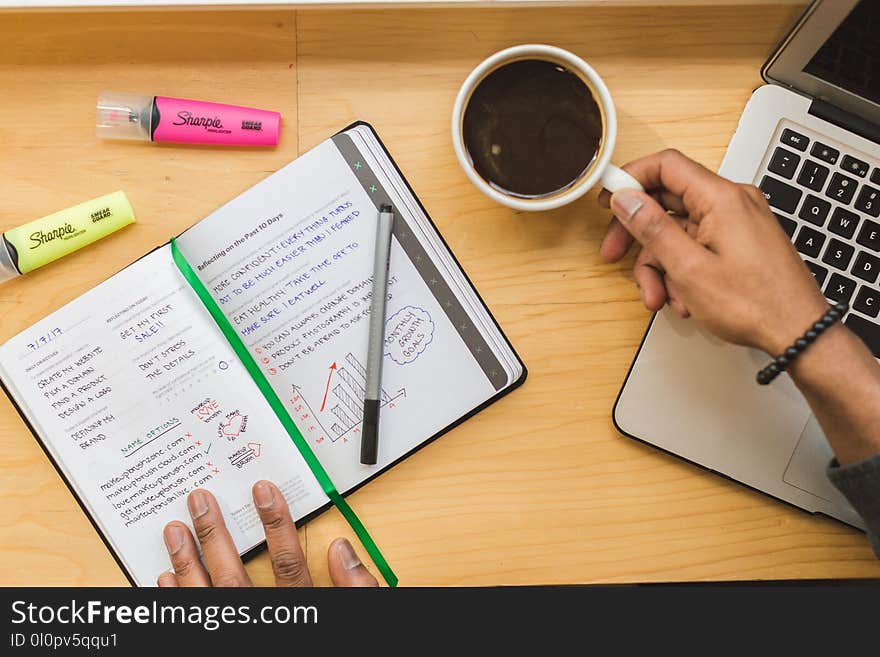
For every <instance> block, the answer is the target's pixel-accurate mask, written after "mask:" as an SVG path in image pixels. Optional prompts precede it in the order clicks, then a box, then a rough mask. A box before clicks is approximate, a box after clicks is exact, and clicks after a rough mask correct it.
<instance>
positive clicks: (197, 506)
mask: <svg viewBox="0 0 880 657" xmlns="http://www.w3.org/2000/svg"><path fill="white" fill-rule="evenodd" d="M187 505H188V506H189V515H191V516H192V519H193V520H195V519H197V518H201V517H202V516H203V515H205V514H206V513H207V512H208V497H207V496H206V495H205V494H204V493H203V492H202V491H200V490H196V491H193V492H192V493H190V495H189V499H188V500H187Z"/></svg>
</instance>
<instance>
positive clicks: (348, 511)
mask: <svg viewBox="0 0 880 657" xmlns="http://www.w3.org/2000/svg"><path fill="white" fill-rule="evenodd" d="M171 256H172V257H173V258H174V263H175V264H176V265H177V268H178V269H179V270H180V273H181V274H183V277H184V278H185V279H186V282H187V283H189V284H190V287H192V289H193V290H194V291H195V293H196V295H198V297H199V299H201V300H202V303H203V304H205V308H207V309H208V312H209V313H210V314H211V317H213V318H214V321H215V322H216V323H217V326H219V327H220V330H221V331H222V332H223V335H224V336H225V337H226V340H227V341H228V342H229V344H230V345H231V346H232V349H233V351H235V354H236V355H237V356H238V358H239V360H240V361H241V363H242V365H244V367H245V369H246V370H247V372H248V374H250V376H251V378H252V379H253V380H254V383H256V384H257V388H259V389H260V392H261V393H263V397H265V398H266V401H267V402H268V403H269V406H270V407H271V408H272V410H273V411H274V412H275V416H276V417H277V418H278V420H279V421H280V422H281V424H282V426H283V427H284V428H285V429H286V430H287V435H289V436H290V439H291V440H292V441H293V444H294V445H296V448H297V449H298V450H299V453H300V454H302V457H303V459H305V462H306V464H307V465H308V466H309V468H310V469H311V471H312V474H313V475H315V479H317V480H318V483H319V484H320V485H321V488H322V489H324V492H325V493H327V497H329V498H330V501H331V502H333V504H334V506H336V508H337V509H339V511H340V513H342V515H343V517H344V518H345V519H346V520H347V521H348V524H349V525H351V528H352V529H353V530H354V533H355V534H357V537H358V538H359V539H360V541H361V543H362V544H363V546H364V548H366V550H367V552H368V553H369V555H370V557H371V558H372V559H373V563H375V564H376V567H377V568H378V569H379V572H381V573H382V577H384V578H385V581H386V582H387V583H388V586H397V576H396V575H395V574H394V571H393V570H391V566H389V565H388V562H387V561H385V557H383V556H382V552H380V551H379V547H378V546H377V545H376V543H375V542H374V541H373V539H372V538H371V537H370V533H369V532H368V531H367V528H366V527H364V524H363V523H362V522H361V521H360V519H359V518H358V517H357V514H356V513H355V512H354V510H352V508H351V507H350V506H349V505H348V502H346V501H345V499H344V498H343V497H342V495H340V494H339V491H338V490H336V486H334V485H333V482H332V481H331V480H330V476H329V475H328V474H327V471H326V470H324V466H323V465H321V462H320V461H319V460H318V458H317V457H316V456H315V453H314V452H313V451H312V448H311V447H309V444H308V442H306V439H305V438H303V435H302V434H301V433H300V431H299V429H297V427H296V424H294V423H293V420H292V419H291V418H290V414H289V413H288V412H287V409H285V408H284V404H283V403H282V401H281V400H280V399H279V398H278V395H276V394H275V391H274V390H273V389H272V386H271V385H269V380H268V379H267V378H266V375H265V374H263V371H262V370H261V369H260V366H259V365H257V361H256V360H254V357H253V356H251V354H250V351H248V348H247V347H246V346H245V344H244V342H242V340H241V338H240V337H238V333H237V332H236V331H235V329H234V328H233V327H232V324H230V323H229V320H228V319H226V315H224V314H223V311H222V310H220V306H218V305H217V302H216V301H214V297H212V296H211V295H210V294H209V293H208V290H207V288H205V286H204V284H203V283H202V281H201V280H200V279H199V277H198V276H197V275H196V273H195V272H194V271H193V269H192V267H190V264H189V262H187V260H186V258H184V257H183V254H182V253H181V252H180V250H179V249H178V248H177V242H176V241H175V239H174V238H173V237H172V238H171Z"/></svg>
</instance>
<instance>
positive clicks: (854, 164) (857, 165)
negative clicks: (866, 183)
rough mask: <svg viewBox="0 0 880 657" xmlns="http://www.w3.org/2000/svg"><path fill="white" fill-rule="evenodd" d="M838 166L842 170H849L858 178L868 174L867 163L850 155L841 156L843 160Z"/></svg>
mask: <svg viewBox="0 0 880 657" xmlns="http://www.w3.org/2000/svg"><path fill="white" fill-rule="evenodd" d="M840 168H841V169H843V170H844V171H849V172H850V173H852V174H854V175H856V176H858V177H859V178H864V177H865V176H867V175H868V163H867V162H863V161H862V160H858V159H856V158H854V157H853V156H852V155H844V156H843V161H842V162H841V163H840Z"/></svg>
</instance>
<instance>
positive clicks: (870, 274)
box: [852, 251, 880, 283]
mask: <svg viewBox="0 0 880 657" xmlns="http://www.w3.org/2000/svg"><path fill="white" fill-rule="evenodd" d="M852 273H853V275H854V276H858V277H859V278H861V279H862V280H863V281H868V282H869V283H873V282H874V281H876V280H877V275H878V274H880V258H878V257H877V256H872V255H871V254H870V253H867V252H866V251H859V255H858V257H857V258H856V264H854V265H853V268H852Z"/></svg>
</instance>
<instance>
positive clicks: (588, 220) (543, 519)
mask: <svg viewBox="0 0 880 657" xmlns="http://www.w3.org/2000/svg"><path fill="white" fill-rule="evenodd" d="M797 11H798V8H797V7H792V6H790V4H788V5H787V6H779V7H772V6H771V7H767V6H765V7H761V8H760V9H759V8H756V7H741V6H740V7H715V8H699V7H679V8H656V7H654V8H627V7H617V8H613V7H612V8H601V7H582V8H566V9H553V10H548V9H537V10H536V9H503V10H497V9H496V10H484V9H479V10H477V9H473V10H400V11H395V12H390V11H348V10H346V11H300V12H296V13H294V12H292V11H280V12H268V11H260V12H234V13H195V14H188V13H158V12H157V13H106V14H92V15H86V14H48V13H40V14H30V15H19V14H3V15H2V16H0V89H2V90H3V101H2V103H0V180H2V189H3V200H2V208H0V229H5V228H8V227H11V226H13V225H15V224H17V223H20V222H22V221H24V220H27V219H30V218H35V217H38V216H42V215H43V214H46V213H48V212H50V211H53V210H56V209H60V208H63V207H66V206H68V205H71V204H73V203H75V202H78V201H81V200H84V199H87V198H91V197H94V196H98V195H100V194H103V193H106V192H110V191H113V190H115V189H120V188H121V189H124V190H126V192H127V193H128V194H129V195H130V197H131V199H132V202H133V204H134V206H135V208H136V210H137V213H138V215H139V223H138V224H136V225H135V226H134V227H132V228H129V229H127V230H126V231H125V232H122V233H120V234H117V235H115V236H113V237H110V238H108V239H106V240H104V241H102V242H101V243H99V244H97V245H95V246H93V247H91V248H89V249H87V250H83V251H81V252H79V253H77V254H75V255H73V256H70V257H68V258H66V259H64V260H62V261H60V262H58V263H56V264H54V265H52V266H50V267H47V268H45V269H44V270H42V271H39V272H36V273H34V274H32V275H29V276H28V277H26V278H24V279H21V280H18V281H14V282H11V283H8V284H6V285H4V286H2V287H0V318H2V319H0V340H6V339H7V338H9V337H10V336H11V335H13V334H14V333H16V332H18V331H20V330H22V329H24V328H25V327H27V326H28V325H29V324H31V323H32V322H34V321H35V320H37V319H38V318H40V317H42V316H44V315H45V314H47V313H48V312H50V311H51V310H53V309H55V308H58V307H59V306H61V305H62V304H63V303H65V302H67V301H69V300H71V299H73V298H74V297H76V296H77V295H79V294H80V293H82V292H84V291H86V290H87V289H89V288H90V287H92V286H93V285H95V284H96V283H98V282H100V281H101V280H103V279H105V278H106V277H107V276H109V275H110V274H112V273H113V272H115V271H117V270H118V269H120V268H121V267H123V266H124V265H126V264H127V263H129V262H131V261H132V260H133V259H135V258H136V257H137V256H139V255H141V254H142V253H144V252H145V251H146V250H148V249H149V248H151V247H153V246H155V245H157V244H159V243H161V242H163V241H165V240H166V239H167V238H168V237H169V236H170V235H172V234H175V233H177V232H179V231H181V230H182V229H184V228H185V227H187V226H189V225H190V224H191V223H193V222H194V221H196V220H198V219H200V218H201V217H203V216H204V215H206V214H208V213H209V212H210V211H211V210H212V209H214V208H215V207H217V206H218V205H220V204H221V203H223V202H224V201H226V200H228V199H230V198H231V197H232V196H234V195H236V194H237V193H239V192H240V191H243V190H244V189H246V188H247V187H249V186H250V185H252V184H254V183H255V182H257V181H258V180H260V179H261V178H263V177H265V176H266V175H267V174H269V173H271V172H273V171H274V170H276V169H277V168H278V167H279V166H281V165H282V164H283V163H285V162H287V161H289V160H291V159H293V158H294V157H295V156H296V155H297V154H298V153H301V152H303V151H304V150H306V149H308V148H310V147H311V146H313V145H315V144H316V143H318V142H319V141H321V140H322V139H324V138H325V137H327V136H328V135H330V134H331V133H332V132H334V131H335V130H337V129H338V128H340V127H342V126H344V125H346V124H347V123H349V122H350V121H352V120H354V119H365V120H368V121H370V122H372V123H373V125H374V126H375V127H376V129H377V130H378V132H379V134H380V135H381V136H382V137H383V139H384V140H385V141H386V143H387V145H388V146H389V148H390V150H391V152H392V153H393V154H394V155H395V157H396V158H397V161H398V162H399V163H400V165H401V167H402V168H403V170H404V171H405V172H406V174H407V176H408V177H409V179H410V181H411V183H412V184H413V186H414V187H415V189H416V190H417V192H418V193H419V194H420V196H421V198H422V199H423V201H424V203H425V205H426V206H427V208H428V210H429V211H430V212H431V213H432V215H433V217H434V218H435V220H436V221H437V223H438V225H439V227H440V229H441V231H442V232H443V234H444V236H445V237H446V239H447V240H448V241H449V243H450V245H451V247H452V248H453V250H454V251H455V253H456V254H457V256H458V257H459V258H460V260H461V262H462V264H463V265H464V267H465V268H466V270H467V271H468V273H469V274H470V275H471V276H472V278H473V280H474V282H475V283H476V285H477V287H478V288H479V290H480V292H481V293H482V294H483V296H484V298H485V300H486V301H487V303H488V304H489V306H490V307H491V308H492V310H493V311H494V313H495V314H496V316H497V317H498V319H499V321H500V323H501V325H502V326H503V328H504V329H505V331H506V332H507V334H508V335H509V336H510V338H511V340H512V341H513V343H514V345H515V346H516V347H517V349H518V350H519V351H520V353H521V354H522V356H523V358H524V359H525V361H526V363H527V365H528V367H529V368H530V370H531V376H530V378H529V380H528V382H527V384H526V385H525V387H523V388H522V389H521V390H519V391H517V392H515V393H513V394H512V395H510V396H509V397H507V398H506V399H504V400H503V401H502V402H500V403H498V404H496V405H495V406H493V407H491V408H490V409H488V410H486V411H485V412H483V413H481V414H479V415H478V416H477V417H475V418H474V419H472V420H470V421H469V422H467V423H465V424H464V425H463V426H461V427H459V428H457V429H455V430H454V431H452V432H451V433H449V434H448V435H447V436H445V437H444V438H442V439H441V440H439V441H437V442H436V443H434V444H433V445H431V446H429V447H428V448H426V449H424V450H422V451H421V452H420V453H418V454H417V455H415V456H414V457H412V458H411V459H409V460H408V461H406V462H405V463H404V464H402V465H400V466H398V467H397V468H395V469H394V470H393V471H391V472H389V473H387V474H386V475H384V476H382V477H381V478H380V479H378V480H377V481H375V482H374V483H372V484H370V485H369V486H367V487H366V488H365V489H363V490H361V491H359V492H358V493H356V494H355V495H353V496H352V498H351V501H352V503H353V505H354V506H355V508H356V509H357V511H358V512H359V514H361V516H362V517H363V518H364V519H365V520H366V523H367V525H368V526H369V528H370V530H371V531H372V533H373V535H374V537H375V538H376V539H377V540H378V542H379V543H380V545H381V546H382V548H383V550H384V551H385V553H386V555H387V556H388V558H389V559H390V561H391V563H392V564H393V566H394V567H395V568H396V570H397V572H398V574H399V575H400V577H401V582H402V583H403V584H409V585H416V584H441V585H447V584H452V585H454V584H469V585H470V584H473V585H482V584H527V583H565V582H631V581H662V580H706V579H725V580H726V579H739V578H759V579H765V578H815V577H877V576H880V563H878V562H877V561H876V560H875V559H874V557H873V556H872V554H871V552H870V550H869V548H868V545H867V543H866V541H865V538H864V536H862V535H861V534H860V533H858V532H856V531H855V530H852V529H850V528H847V527H845V526H843V525H841V524H839V523H837V522H834V521H831V520H828V519H824V518H814V517H811V516H810V515H808V514H806V513H804V512H801V511H799V510H796V509H793V508H790V507H788V506H785V505H783V504H781V503H778V502H775V501H773V500H771V499H769V498H767V497H765V496H763V495H761V494H759V493H755V492H753V491H750V490H747V489H745V488H744V487H742V486H739V485H737V484H735V483H732V482H730V481H727V480H725V479H722V478H720V477H717V476H713V475H711V474H708V473H706V472H704V471H702V470H700V469H698V468H696V467H695V466H692V465H689V464H687V463H685V462H682V461H679V460H677V459H675V458H673V457H670V456H666V455H664V454H661V453H659V452H657V451H655V450H653V449H651V448H649V447H646V446H644V445H642V444H639V443H636V442H634V441H630V440H627V439H624V438H621V437H620V436H618V435H617V433H616V432H615V430H614V428H613V426H612V424H611V420H610V413H611V407H612V403H613V401H614V398H615V395H616V393H617V390H618V388H619V386H620V384H621V382H622V381H623V378H624V376H625V374H626V371H627V367H628V365H629V363H630V360H631V359H632V357H633V355H634V353H635V350H636V347H637V345H638V344H639V340H640V338H641V337H642V333H643V331H644V328H645V326H646V323H647V320H648V313H647V312H646V311H645V310H644V309H643V308H642V307H641V304H640V303H639V300H638V294H637V292H636V289H635V287H634V286H633V284H632V280H631V271H630V269H631V261H630V262H628V263H626V264H623V265H605V264H602V263H601V262H600V260H599V258H598V256H597V247H598V243H599V240H600V238H601V236H602V234H603V231H604V227H605V223H606V220H607V213H606V212H605V211H603V210H602V209H600V208H599V207H598V206H597V205H596V203H595V195H590V196H589V197H587V198H584V199H582V200H581V201H579V202H578V203H576V204H574V205H572V206H571V207H568V208H566V209H562V210H559V211H557V212H552V213H547V214H543V215H538V216H534V215H524V214H517V213H514V212H512V211H509V210H506V209H503V208H501V207H498V206H495V205H493V204H492V203H491V202H490V201H488V200H487V199H486V198H484V197H483V196H482V195H480V194H479V193H478V192H477V191H476V190H475V189H474V188H473V187H472V186H471V185H470V184H469V183H468V182H467V180H466V178H465V177H464V175H463V174H462V173H461V172H460V171H459V169H458V167H457V165H456V164H455V160H454V155H453V152H452V148H451V144H450V139H449V134H448V124H449V117H450V112H451V108H452V102H453V98H454V95H455V92H456V90H457V88H458V85H459V84H460V83H461V81H462V80H463V79H464V77H465V76H466V74H467V72H468V71H469V70H470V69H471V68H472V67H473V66H474V65H475V64H476V63H477V62H478V61H480V60H481V59H482V58H483V57H485V56H486V55H488V54H490V53H491V52H493V51H495V50H498V49H500V48H502V47H504V46H508V45H511V44H515V43H521V42H548V43H555V44H558V45H560V46H563V47H565V48H569V49H571V50H573V51H575V52H576V53H578V54H580V55H582V56H584V57H585V58H586V59H588V60H589V61H590V62H591V63H592V64H594V65H595V66H596V67H597V69H598V70H599V71H600V72H601V73H602V75H603V76H604V77H605V79H606V81H607V83H608V85H609V87H610V89H611V91H612V93H613V94H614V96H615V98H616V101H617V105H618V110H619V114H620V137H619V145H618V149H617V155H616V159H617V160H618V161H619V162H625V161H626V160H629V159H632V158H634V157H637V156H639V155H643V154H646V153H649V152H652V151H655V150H657V149H660V148H663V147H666V146H676V147H678V148H680V149H682V150H683V151H685V152H686V153H688V154H690V155H692V156H694V157H696V158H698V159H700V160H702V161H703V162H704V163H706V164H707V165H708V166H710V167H717V166H718V164H719V163H720V161H721V157H722V155H723V153H724V149H725V147H726V145H727V142H728V139H729V138H730V135H731V134H732V133H733V130H734V128H735V126H736V123H737V120H738V117H739V115H740V112H741V110H742V108H743V105H744V104H745V102H746V99H747V98H748V96H749V94H750V93H751V91H752V90H753V89H754V88H755V87H756V86H758V85H759V84H760V79H759V76H758V70H759V67H760V64H761V62H762V61H763V59H764V57H765V56H766V55H767V53H768V52H769V50H770V49H771V48H772V46H773V44H774V43H775V41H776V39H777V38H778V37H779V36H780V35H781V34H782V33H783V32H784V30H785V29H786V27H787V25H788V24H789V23H790V22H791V20H792V19H793V18H794V16H795V15H796V13H797ZM160 44H161V45H160ZM105 86H107V87H113V88H118V89H123V90H125V89H127V90H133V91H138V90H140V91H144V92H153V91H160V92H161V93H165V94H169V95H179V96H189V97H194V98H205V99H217V100H220V101H226V102H237V103H242V104H249V105H254V106H257V107H267V108H275V109H279V110H281V111H282V112H283V113H284V121H285V128H284V131H283V139H282V143H281V145H280V146H279V148H278V149H276V150H274V151H253V150H251V151H238V150H235V149H231V148H230V149H209V148H186V147H161V146H151V145H143V144H123V143H109V142H106V143H101V142H98V141H97V140H96V138H95V137H94V134H93V127H92V126H93V122H94V118H93V112H94V110H93V106H94V99H95V97H96V96H97V93H98V91H99V90H100V89H101V88H103V87H105ZM0 452H2V454H3V455H4V457H3V461H2V465H0V473H2V474H0V584H7V585H12V584H18V585H34V584H58V585H64V584H89V585H107V584H124V583H125V579H124V577H123V576H122V574H121V573H120V571H119V570H118V569H117V567H116V565H115V564H114V562H113V560H112V558H111V557H110V555H109V554H108V552H107V550H106V549H105V548H104V546H103V545H102V543H101V541H100V540H99V538H98V536H97V535H96V534H95V532H94V531H93V530H92V528H91V526H90V525H89V523H88V521H87V520H86V518H85V516H84V515H83V513H82V512H81V511H80V509H79V507H78V506H77V505H76V503H75V502H74V500H73V497H72V496H71V495H70V493H69V492H68V491H67V489H66V488H65V487H64V485H63V484H62V482H61V480H60V478H59V477H58V475H57V474H56V473H55V471H54V470H53V468H52V466H51V465H50V464H49V462H48V461H47V459H46V458H45V457H44V456H43V454H42V452H41V451H40V449H39V447H38V446H37V444H36V441H35V440H34V439H33V438H32V437H31V436H30V434H29V433H28V431H27V430H26V428H25V426H24V424H23V423H22V421H21V420H20V419H19V417H18V416H17V415H16V414H15V413H14V411H13V409H12V406H11V405H10V403H9V402H8V400H6V399H5V398H4V399H2V400H0ZM339 534H345V535H349V532H348V528H347V526H346V525H345V523H344V521H343V520H342V519H341V517H340V516H339V515H338V514H337V513H336V512H335V511H331V512H328V513H326V514H325V515H324V516H322V517H321V518H319V519H318V520H316V521H314V522H312V523H311V524H309V525H308V526H307V527H306V528H305V529H304V530H302V531H301V535H302V537H303V540H305V541H306V544H307V551H308V554H309V559H310V562H311V564H312V570H313V575H314V576H315V579H316V581H317V582H320V583H326V582H327V579H328V578H327V575H326V568H325V556H324V555H325V549H326V546H327V544H328V542H329V541H330V540H331V539H332V538H333V537H334V536H336V535H339ZM152 539H155V541H156V542H157V545H159V544H160V537H158V536H157V537H145V540H152ZM248 568H249V570H250V572H251V574H252V576H253V578H254V580H255V582H257V583H260V584H270V583H271V582H272V578H271V570H270V566H269V561H268V558H267V556H266V555H265V554H262V555H260V556H258V557H257V558H255V559H254V560H253V561H251V562H250V563H249V566H248Z"/></svg>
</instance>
